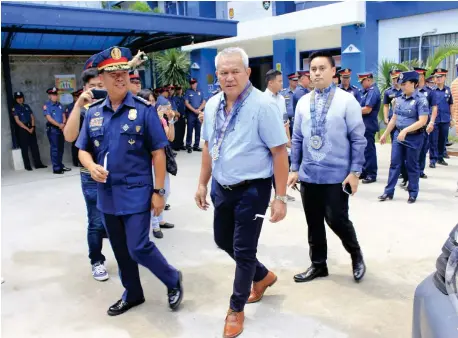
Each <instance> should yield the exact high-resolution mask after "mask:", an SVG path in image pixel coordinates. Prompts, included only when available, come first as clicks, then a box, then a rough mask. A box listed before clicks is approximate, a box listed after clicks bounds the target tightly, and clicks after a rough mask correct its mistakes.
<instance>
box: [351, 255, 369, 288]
mask: <svg viewBox="0 0 458 338" xmlns="http://www.w3.org/2000/svg"><path fill="white" fill-rule="evenodd" d="M352 265H353V278H354V279H355V281H356V282H359V281H361V279H363V277H364V274H365V273H366V264H364V260H363V259H362V258H360V259H358V260H356V261H354V262H353V264H352Z"/></svg>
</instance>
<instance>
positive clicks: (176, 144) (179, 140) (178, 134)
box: [172, 116, 186, 150]
mask: <svg viewBox="0 0 458 338" xmlns="http://www.w3.org/2000/svg"><path fill="white" fill-rule="evenodd" d="M185 132H186V119H185V118H184V117H183V116H181V117H180V118H179V119H178V121H176V122H175V139H174V140H173V142H172V148H173V149H175V150H180V149H181V148H183V147H184V134H185Z"/></svg>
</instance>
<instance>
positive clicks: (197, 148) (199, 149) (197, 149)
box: [192, 147, 202, 151]
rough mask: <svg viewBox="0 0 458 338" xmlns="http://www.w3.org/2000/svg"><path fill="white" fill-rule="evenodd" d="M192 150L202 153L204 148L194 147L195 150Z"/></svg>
mask: <svg viewBox="0 0 458 338" xmlns="http://www.w3.org/2000/svg"><path fill="white" fill-rule="evenodd" d="M192 150H194V151H202V148H200V147H194V148H192Z"/></svg>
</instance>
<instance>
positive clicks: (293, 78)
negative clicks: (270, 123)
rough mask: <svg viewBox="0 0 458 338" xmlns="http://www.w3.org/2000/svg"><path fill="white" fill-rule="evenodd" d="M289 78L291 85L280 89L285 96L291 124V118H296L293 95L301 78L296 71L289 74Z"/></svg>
mask: <svg viewBox="0 0 458 338" xmlns="http://www.w3.org/2000/svg"><path fill="white" fill-rule="evenodd" d="M288 80H289V87H288V88H284V89H282V90H281V91H280V94H281V95H282V96H283V97H284V98H285V102H286V113H287V114H288V119H289V121H290V125H291V120H292V119H294V109H293V95H294V91H295V90H296V88H297V85H298V80H299V78H298V77H297V74H296V73H291V74H288Z"/></svg>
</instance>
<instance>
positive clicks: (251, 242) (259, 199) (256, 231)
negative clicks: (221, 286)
mask: <svg viewBox="0 0 458 338" xmlns="http://www.w3.org/2000/svg"><path fill="white" fill-rule="evenodd" d="M271 188H272V178H271V177H269V178H267V179H260V180H255V181H253V182H251V183H249V184H247V185H244V186H241V187H237V188H232V190H229V189H224V188H223V187H222V186H221V185H220V184H219V183H218V182H216V180H213V182H212V191H211V199H212V202H213V205H214V207H215V214H214V219H213V228H214V236H215V243H216V245H218V247H219V248H221V249H223V250H224V251H226V252H227V253H228V255H229V256H231V257H232V259H234V260H235V264H236V269H235V279H234V288H233V294H232V296H231V301H230V307H231V309H232V310H234V311H237V312H240V311H243V309H244V307H245V304H246V302H247V300H248V297H249V296H250V291H251V284H252V282H259V281H260V280H262V279H264V278H265V277H266V276H267V273H268V270H267V269H266V267H265V266H264V265H262V264H261V263H260V262H259V261H258V260H257V258H256V252H257V247H258V239H259V235H260V234H261V228H262V221H263V219H262V218H258V219H256V220H254V217H255V215H256V214H261V215H264V214H265V213H266V210H267V207H268V205H269V200H270V191H271Z"/></svg>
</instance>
